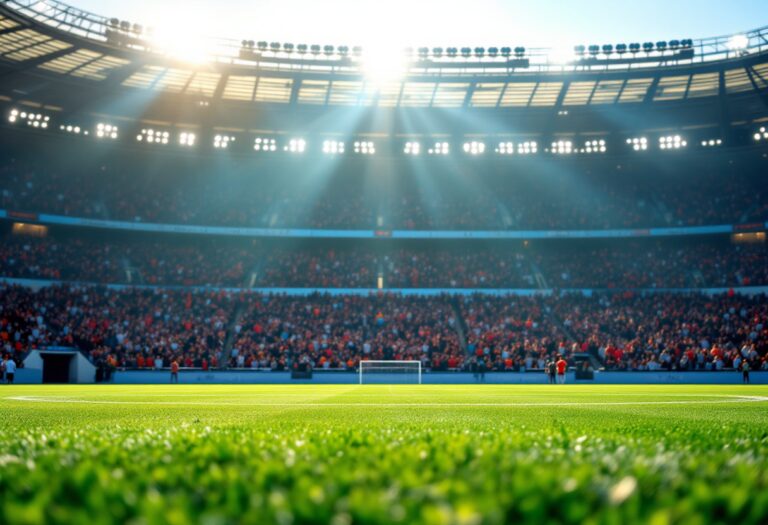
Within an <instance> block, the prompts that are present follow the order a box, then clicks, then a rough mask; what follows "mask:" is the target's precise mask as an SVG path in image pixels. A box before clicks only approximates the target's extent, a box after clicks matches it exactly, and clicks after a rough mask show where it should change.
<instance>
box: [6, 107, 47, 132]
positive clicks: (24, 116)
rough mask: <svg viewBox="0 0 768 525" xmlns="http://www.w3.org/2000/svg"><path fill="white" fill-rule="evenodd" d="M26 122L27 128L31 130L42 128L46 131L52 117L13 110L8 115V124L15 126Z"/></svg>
mask: <svg viewBox="0 0 768 525" xmlns="http://www.w3.org/2000/svg"><path fill="white" fill-rule="evenodd" d="M20 120H22V121H25V122H26V123H27V126H29V127H31V128H42V129H46V128H47V127H48V123H49V122H50V120H51V117H49V116H48V115H43V114H42V113H32V112H27V111H19V110H18V109H15V108H14V109H12V110H11V112H10V113H8V122H9V123H11V124H15V123H16V122H18V121H20Z"/></svg>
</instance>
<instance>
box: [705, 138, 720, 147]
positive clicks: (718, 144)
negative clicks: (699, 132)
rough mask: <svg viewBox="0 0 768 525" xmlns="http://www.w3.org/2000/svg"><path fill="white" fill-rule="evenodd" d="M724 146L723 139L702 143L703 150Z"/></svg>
mask: <svg viewBox="0 0 768 525" xmlns="http://www.w3.org/2000/svg"><path fill="white" fill-rule="evenodd" d="M722 145H723V140H722V139H709V140H702V141H701V147H702V148H715V147H717V146H722Z"/></svg>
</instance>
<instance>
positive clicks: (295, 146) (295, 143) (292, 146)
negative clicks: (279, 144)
mask: <svg viewBox="0 0 768 525" xmlns="http://www.w3.org/2000/svg"><path fill="white" fill-rule="evenodd" d="M305 149H307V141H305V140H304V139H291V140H289V141H288V144H287V145H286V146H284V147H283V150H284V151H288V152H290V153H304V150H305Z"/></svg>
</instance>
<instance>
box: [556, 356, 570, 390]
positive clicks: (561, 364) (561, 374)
mask: <svg viewBox="0 0 768 525" xmlns="http://www.w3.org/2000/svg"><path fill="white" fill-rule="evenodd" d="M555 366H556V367H557V384H558V385H564V384H565V371H566V370H567V369H568V363H566V362H565V359H563V358H562V357H560V359H558V360H557V363H555Z"/></svg>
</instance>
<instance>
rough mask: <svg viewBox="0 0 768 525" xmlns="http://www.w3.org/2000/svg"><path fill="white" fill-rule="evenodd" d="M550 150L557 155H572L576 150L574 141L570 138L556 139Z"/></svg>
mask: <svg viewBox="0 0 768 525" xmlns="http://www.w3.org/2000/svg"><path fill="white" fill-rule="evenodd" d="M550 151H551V152H552V153H554V154H555V155H570V154H571V153H573V151H574V149H573V142H571V141H570V140H558V141H555V142H553V143H552V148H551V149H550Z"/></svg>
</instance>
